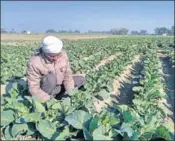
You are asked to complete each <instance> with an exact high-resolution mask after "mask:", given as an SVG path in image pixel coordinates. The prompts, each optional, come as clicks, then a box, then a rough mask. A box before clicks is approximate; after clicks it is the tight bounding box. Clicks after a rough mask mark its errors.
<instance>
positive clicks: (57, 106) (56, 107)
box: [51, 102, 62, 110]
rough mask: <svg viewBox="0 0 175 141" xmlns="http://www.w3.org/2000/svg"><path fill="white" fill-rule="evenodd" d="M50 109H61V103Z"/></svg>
mask: <svg viewBox="0 0 175 141" xmlns="http://www.w3.org/2000/svg"><path fill="white" fill-rule="evenodd" d="M51 109H53V110H57V109H62V106H61V103H59V102H58V103H55V104H53V105H52V107H51Z"/></svg>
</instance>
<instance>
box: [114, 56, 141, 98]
mask: <svg viewBox="0 0 175 141" xmlns="http://www.w3.org/2000/svg"><path fill="white" fill-rule="evenodd" d="M140 59H141V55H136V56H135V57H134V59H133V61H132V63H131V64H129V65H128V66H127V67H126V68H125V70H124V71H123V72H122V73H121V75H120V76H119V78H118V79H114V81H113V88H114V91H113V94H115V95H117V96H118V95H120V88H121V86H122V85H121V84H122V83H125V82H127V81H128V80H129V76H131V73H132V71H133V70H134V69H133V68H134V64H135V63H137V62H140V61H141V60H140Z"/></svg>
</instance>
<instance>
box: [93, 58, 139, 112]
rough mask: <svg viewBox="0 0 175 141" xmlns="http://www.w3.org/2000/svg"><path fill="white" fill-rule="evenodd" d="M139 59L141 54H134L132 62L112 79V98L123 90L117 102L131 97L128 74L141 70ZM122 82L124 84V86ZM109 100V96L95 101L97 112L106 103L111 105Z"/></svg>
mask: <svg viewBox="0 0 175 141" xmlns="http://www.w3.org/2000/svg"><path fill="white" fill-rule="evenodd" d="M140 61H141V55H136V56H135V57H134V59H133V61H132V63H131V64H130V65H128V66H127V67H126V68H125V70H124V71H123V72H122V73H121V75H120V76H119V78H118V79H115V80H114V81H113V87H114V91H113V93H112V95H113V96H114V98H117V97H116V96H119V95H120V94H121V91H122V90H125V91H123V92H122V94H121V96H122V97H120V99H122V101H120V100H118V102H120V103H128V101H130V100H131V99H132V95H131V89H132V85H131V82H129V80H131V78H130V76H131V75H132V74H133V75H137V74H139V71H140V70H141V67H140V64H139V62H140ZM134 70H136V71H134ZM123 84H125V86H124V85H123ZM124 87H125V88H124ZM126 87H127V88H126ZM113 96H112V97H113ZM111 100H112V99H111V98H109V99H107V100H104V101H95V103H94V105H95V107H96V110H97V112H100V111H101V109H102V107H106V106H107V105H111V104H112V102H111Z"/></svg>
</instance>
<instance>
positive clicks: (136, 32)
mask: <svg viewBox="0 0 175 141" xmlns="http://www.w3.org/2000/svg"><path fill="white" fill-rule="evenodd" d="M131 34H132V35H139V34H140V33H139V32H138V31H131Z"/></svg>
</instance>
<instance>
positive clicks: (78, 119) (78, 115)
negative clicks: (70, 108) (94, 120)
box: [65, 110, 91, 129]
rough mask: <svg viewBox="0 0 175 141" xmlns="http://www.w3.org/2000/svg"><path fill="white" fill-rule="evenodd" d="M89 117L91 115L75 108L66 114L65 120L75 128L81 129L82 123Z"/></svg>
mask: <svg viewBox="0 0 175 141" xmlns="http://www.w3.org/2000/svg"><path fill="white" fill-rule="evenodd" d="M90 118H91V115H90V114H89V113H87V112H85V111H82V110H77V111H74V112H73V113H71V114H70V115H68V116H67V117H66V118H65V120H66V121H67V122H68V123H69V124H70V125H72V126H73V127H74V128H76V129H83V124H84V122H86V121H87V120H89V119H90Z"/></svg>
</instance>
